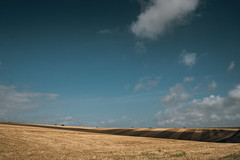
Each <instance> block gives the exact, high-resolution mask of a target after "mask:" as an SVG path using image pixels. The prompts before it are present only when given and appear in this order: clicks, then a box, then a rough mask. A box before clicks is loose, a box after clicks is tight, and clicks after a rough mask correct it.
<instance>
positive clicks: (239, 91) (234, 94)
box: [228, 85, 240, 100]
mask: <svg viewBox="0 0 240 160" xmlns="http://www.w3.org/2000/svg"><path fill="white" fill-rule="evenodd" d="M228 95H229V97H230V98H234V99H239V100H240V85H237V87H236V88H235V89H233V90H231V91H230V92H229V93H228Z"/></svg>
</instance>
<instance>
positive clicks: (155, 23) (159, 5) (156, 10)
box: [131, 0, 199, 39]
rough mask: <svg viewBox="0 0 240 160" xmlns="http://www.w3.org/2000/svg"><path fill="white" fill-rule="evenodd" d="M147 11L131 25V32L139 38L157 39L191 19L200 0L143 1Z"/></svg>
mask: <svg viewBox="0 0 240 160" xmlns="http://www.w3.org/2000/svg"><path fill="white" fill-rule="evenodd" d="M141 4H144V5H146V7H145V8H146V9H145V10H144V11H143V12H142V13H141V14H140V15H139V16H138V18H137V21H135V22H133V23H132V25H131V31H132V32H133V33H134V34H135V35H136V36H137V37H139V38H148V39H157V37H158V36H160V35H163V34H164V33H165V32H166V31H167V30H168V29H169V28H173V27H175V26H178V25H180V24H183V21H186V19H187V18H188V17H189V15H190V14H191V13H192V12H193V11H194V10H195V9H196V8H197V6H198V4H199V0H150V1H149V2H148V3H146V1H141Z"/></svg>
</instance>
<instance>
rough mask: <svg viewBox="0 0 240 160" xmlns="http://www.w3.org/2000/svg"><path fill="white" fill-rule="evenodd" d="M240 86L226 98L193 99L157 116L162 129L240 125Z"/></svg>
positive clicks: (211, 96) (213, 96)
mask: <svg viewBox="0 0 240 160" xmlns="http://www.w3.org/2000/svg"><path fill="white" fill-rule="evenodd" d="M239 106H240V85H238V86H236V87H235V88H234V89H233V90H231V91H229V93H228V95H227V96H226V97H221V96H215V95H210V96H209V97H204V98H202V99H193V100H192V101H190V102H188V103H182V104H181V105H179V106H178V107H173V108H167V109H166V110H165V111H162V112H159V113H158V114H157V115H156V119H157V121H158V125H159V126H160V127H176V126H178V127H211V126H212V127H213V126H214V127H224V126H238V125H239V123H240V107H239Z"/></svg>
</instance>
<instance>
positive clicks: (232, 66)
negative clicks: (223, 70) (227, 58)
mask: <svg viewBox="0 0 240 160" xmlns="http://www.w3.org/2000/svg"><path fill="white" fill-rule="evenodd" d="M234 67H235V62H234V61H232V62H231V63H230V64H229V67H228V71H231V70H233V69H234Z"/></svg>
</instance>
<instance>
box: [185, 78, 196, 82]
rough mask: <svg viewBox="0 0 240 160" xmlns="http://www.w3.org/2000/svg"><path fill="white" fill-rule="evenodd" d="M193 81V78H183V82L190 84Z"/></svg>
mask: <svg viewBox="0 0 240 160" xmlns="http://www.w3.org/2000/svg"><path fill="white" fill-rule="evenodd" d="M194 80H195V78H194V77H184V78H183V82H192V81H194Z"/></svg>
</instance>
